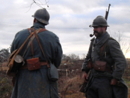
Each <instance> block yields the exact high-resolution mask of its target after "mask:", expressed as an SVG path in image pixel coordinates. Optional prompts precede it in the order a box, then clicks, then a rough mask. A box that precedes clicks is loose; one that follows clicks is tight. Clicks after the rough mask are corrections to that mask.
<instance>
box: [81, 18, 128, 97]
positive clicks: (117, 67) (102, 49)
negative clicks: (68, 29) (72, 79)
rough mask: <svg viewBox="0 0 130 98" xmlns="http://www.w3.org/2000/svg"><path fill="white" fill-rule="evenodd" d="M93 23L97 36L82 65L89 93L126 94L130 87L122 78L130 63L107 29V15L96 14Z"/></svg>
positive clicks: (110, 95)
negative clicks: (105, 16)
mask: <svg viewBox="0 0 130 98" xmlns="http://www.w3.org/2000/svg"><path fill="white" fill-rule="evenodd" d="M91 26H92V27H93V31H94V35H95V38H93V39H92V40H91V44H90V47H89V50H88V53H87V56H86V58H85V60H84V63H83V65H82V71H83V78H84V79H85V81H87V85H86V86H85V94H86V97H87V98H127V93H128V88H127V86H126V84H125V83H124V81H123V79H122V76H123V73H124V70H125V68H126V66H127V63H126V59H125V57H124V55H123V53H122V50H121V48H120V45H119V43H118V42H117V41H116V40H115V39H113V38H112V37H110V35H109V33H108V32H107V27H108V24H107V21H106V19H105V18H104V17H102V16H97V17H96V18H95V19H94V21H93V24H92V25H91ZM88 75H89V76H88Z"/></svg>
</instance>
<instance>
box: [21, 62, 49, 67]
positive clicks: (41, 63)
mask: <svg viewBox="0 0 130 98" xmlns="http://www.w3.org/2000/svg"><path fill="white" fill-rule="evenodd" d="M40 65H41V66H45V65H46V66H48V62H40ZM20 69H28V64H26V65H24V66H22V67H21V68H20Z"/></svg>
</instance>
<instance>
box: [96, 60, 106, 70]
mask: <svg viewBox="0 0 130 98" xmlns="http://www.w3.org/2000/svg"><path fill="white" fill-rule="evenodd" d="M106 66H107V64H106V62H104V61H95V63H94V66H93V68H94V69H95V70H96V71H102V72H104V71H106Z"/></svg>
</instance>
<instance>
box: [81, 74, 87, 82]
mask: <svg viewBox="0 0 130 98" xmlns="http://www.w3.org/2000/svg"><path fill="white" fill-rule="evenodd" d="M82 78H83V79H84V80H85V81H87V80H88V74H87V73H86V72H82Z"/></svg>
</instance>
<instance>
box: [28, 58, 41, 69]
mask: <svg viewBox="0 0 130 98" xmlns="http://www.w3.org/2000/svg"><path fill="white" fill-rule="evenodd" d="M27 68H28V70H37V69H40V68H41V64H40V61H39V58H31V59H27Z"/></svg>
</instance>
